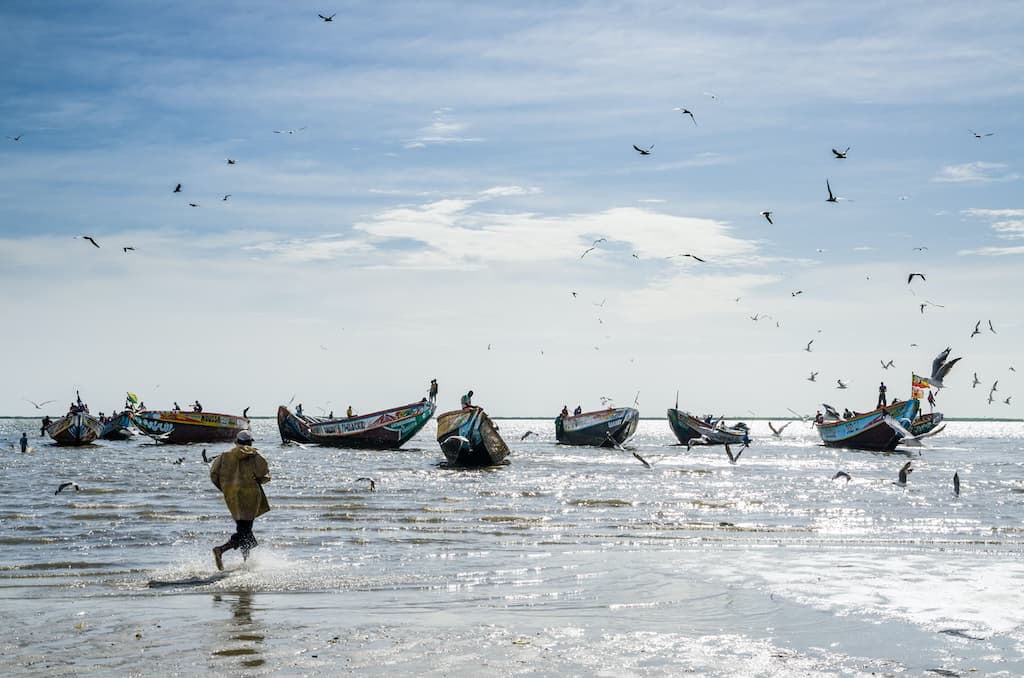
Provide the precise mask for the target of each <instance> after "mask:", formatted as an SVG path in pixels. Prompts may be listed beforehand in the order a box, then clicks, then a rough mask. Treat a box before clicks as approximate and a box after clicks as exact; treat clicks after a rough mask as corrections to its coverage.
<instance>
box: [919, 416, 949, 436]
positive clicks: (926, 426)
mask: <svg viewBox="0 0 1024 678" xmlns="http://www.w3.org/2000/svg"><path fill="white" fill-rule="evenodd" d="M944 418H945V417H944V416H943V414H942V412H930V413H928V414H919V415H917V418H916V419H914V421H912V422H910V433H911V434H913V435H914V436H923V435H925V434H927V433H931V432H932V431H934V430H935V427H937V426H938V425H939V424H941V423H942V420H943V419H944Z"/></svg>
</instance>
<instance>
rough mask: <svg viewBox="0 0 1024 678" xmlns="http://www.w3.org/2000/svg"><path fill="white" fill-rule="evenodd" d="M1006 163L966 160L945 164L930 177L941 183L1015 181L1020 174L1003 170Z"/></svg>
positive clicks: (1005, 167)
mask: <svg viewBox="0 0 1024 678" xmlns="http://www.w3.org/2000/svg"><path fill="white" fill-rule="evenodd" d="M1006 169H1007V165H1006V164H1005V163H1001V162H981V161H979V162H968V163H964V164H962V165H947V166H946V167H943V168H942V169H941V170H939V173H938V174H937V175H936V176H935V177H934V178H933V179H932V181H937V182H941V183H952V184H962V183H982V182H992V181H1016V180H1018V179H1020V174H1017V173H1016V172H1005V171H1003V170H1006Z"/></svg>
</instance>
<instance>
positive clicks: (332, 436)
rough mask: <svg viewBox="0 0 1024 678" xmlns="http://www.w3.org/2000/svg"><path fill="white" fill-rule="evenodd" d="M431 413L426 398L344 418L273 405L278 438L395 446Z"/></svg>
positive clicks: (358, 446) (340, 444)
mask: <svg viewBox="0 0 1024 678" xmlns="http://www.w3.org/2000/svg"><path fill="white" fill-rule="evenodd" d="M433 416H434V404H433V403H431V402H426V401H421V402H418V403H410V404H408V405H400V406H398V407H392V408H390V409H387V410H381V411H380V412H373V413H371V414H364V415H360V416H358V417H347V418H344V419H324V418H319V417H300V416H298V415H297V414H295V413H294V412H291V411H290V410H289V409H288V408H287V407H285V406H284V405H281V406H280V407H278V408H277V428H278V431H279V432H280V434H281V440H282V442H288V441H295V442H300V443H313V444H316V445H323V446H325V447H344V448H351V449H364V450H397V449H398V448H399V447H401V446H402V445H404V444H405V443H406V442H407V441H408V440H409V439H410V438H412V437H413V436H415V435H416V434H417V433H419V432H420V429H422V428H423V427H424V426H426V424H427V422H428V421H430V418H431V417H433Z"/></svg>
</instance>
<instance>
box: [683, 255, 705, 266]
mask: <svg viewBox="0 0 1024 678" xmlns="http://www.w3.org/2000/svg"><path fill="white" fill-rule="evenodd" d="M679 256H681V257H690V258H691V259H696V260H697V261H699V262H700V263H702V264H703V263H706V262H705V261H704V260H703V259H701V258H700V257H698V256H697V255H696V254H680V255H679Z"/></svg>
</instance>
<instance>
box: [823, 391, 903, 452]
mask: <svg viewBox="0 0 1024 678" xmlns="http://www.w3.org/2000/svg"><path fill="white" fill-rule="evenodd" d="M919 409H920V402H919V401H917V400H915V399H910V400H905V401H903V402H900V403H896V404H895V405H888V406H886V407H885V408H881V409H877V410H872V411H871V412H866V413H864V414H858V415H857V416H855V417H853V418H851V419H845V420H842V421H827V422H824V423H821V424H815V427H816V428H817V429H818V435H820V436H821V442H823V443H824V444H825V445H828V446H829V447H848V448H851V449H855V450H877V451H886V450H894V449H896V445H897V444H898V443H899V442H900V438H902V435H901V434H899V433H897V432H896V431H894V430H893V429H892V428H891V427H890V426H889V425H888V424H886V423H885V420H884V419H883V412H884V414H888V415H889V416H891V417H892V418H893V419H895V420H897V421H898V422H900V423H901V424H903V425H904V426H905V427H909V426H910V423H911V422H912V421H913V420H914V418H915V417H916V415H917V412H918V410H919Z"/></svg>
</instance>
